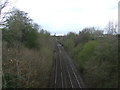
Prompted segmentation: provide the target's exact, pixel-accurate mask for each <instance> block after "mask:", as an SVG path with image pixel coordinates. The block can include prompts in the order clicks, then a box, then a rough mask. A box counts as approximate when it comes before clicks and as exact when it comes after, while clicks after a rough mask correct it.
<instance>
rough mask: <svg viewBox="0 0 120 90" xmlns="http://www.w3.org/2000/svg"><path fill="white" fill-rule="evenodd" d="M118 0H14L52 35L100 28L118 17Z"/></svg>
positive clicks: (17, 5)
mask: <svg viewBox="0 0 120 90" xmlns="http://www.w3.org/2000/svg"><path fill="white" fill-rule="evenodd" d="M118 1H119V0H17V2H16V3H15V7H17V8H18V9H20V10H23V11H25V12H27V13H28V15H29V16H30V17H31V18H32V19H33V20H34V22H36V23H38V24H39V25H41V26H42V28H43V29H46V30H48V31H49V32H51V33H52V34H54V33H56V34H66V33H68V32H70V31H73V32H77V33H78V31H80V30H82V29H83V28H85V27H90V26H95V27H99V28H103V27H105V26H106V24H107V23H108V21H109V20H114V21H117V20H118Z"/></svg>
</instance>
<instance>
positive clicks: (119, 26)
mask: <svg viewBox="0 0 120 90" xmlns="http://www.w3.org/2000/svg"><path fill="white" fill-rule="evenodd" d="M118 34H120V1H119V2H118Z"/></svg>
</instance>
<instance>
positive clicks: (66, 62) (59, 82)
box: [54, 42, 84, 88]
mask: <svg viewBox="0 0 120 90" xmlns="http://www.w3.org/2000/svg"><path fill="white" fill-rule="evenodd" d="M56 43H57V46H56V57H57V58H56V59H55V70H54V73H55V78H54V87H55V88H84V84H83V82H82V79H81V77H80V75H79V73H78V71H77V69H76V68H75V66H74V64H73V63H72V61H71V59H70V57H69V56H68V55H67V53H66V52H65V50H64V48H63V47H62V46H61V44H59V43H58V42H56Z"/></svg>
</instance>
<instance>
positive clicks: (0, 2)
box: [0, 0, 8, 16]
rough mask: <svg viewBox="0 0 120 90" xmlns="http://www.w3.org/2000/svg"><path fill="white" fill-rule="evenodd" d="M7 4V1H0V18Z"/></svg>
mask: <svg viewBox="0 0 120 90" xmlns="http://www.w3.org/2000/svg"><path fill="white" fill-rule="evenodd" d="M7 4H8V0H1V1H0V16H1V12H2V10H3V9H4V8H5V7H6V6H7Z"/></svg>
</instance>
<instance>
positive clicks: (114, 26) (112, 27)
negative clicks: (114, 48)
mask: <svg viewBox="0 0 120 90" xmlns="http://www.w3.org/2000/svg"><path fill="white" fill-rule="evenodd" d="M106 32H107V34H115V33H117V24H115V23H114V22H113V21H109V23H108V25H107V28H106Z"/></svg>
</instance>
